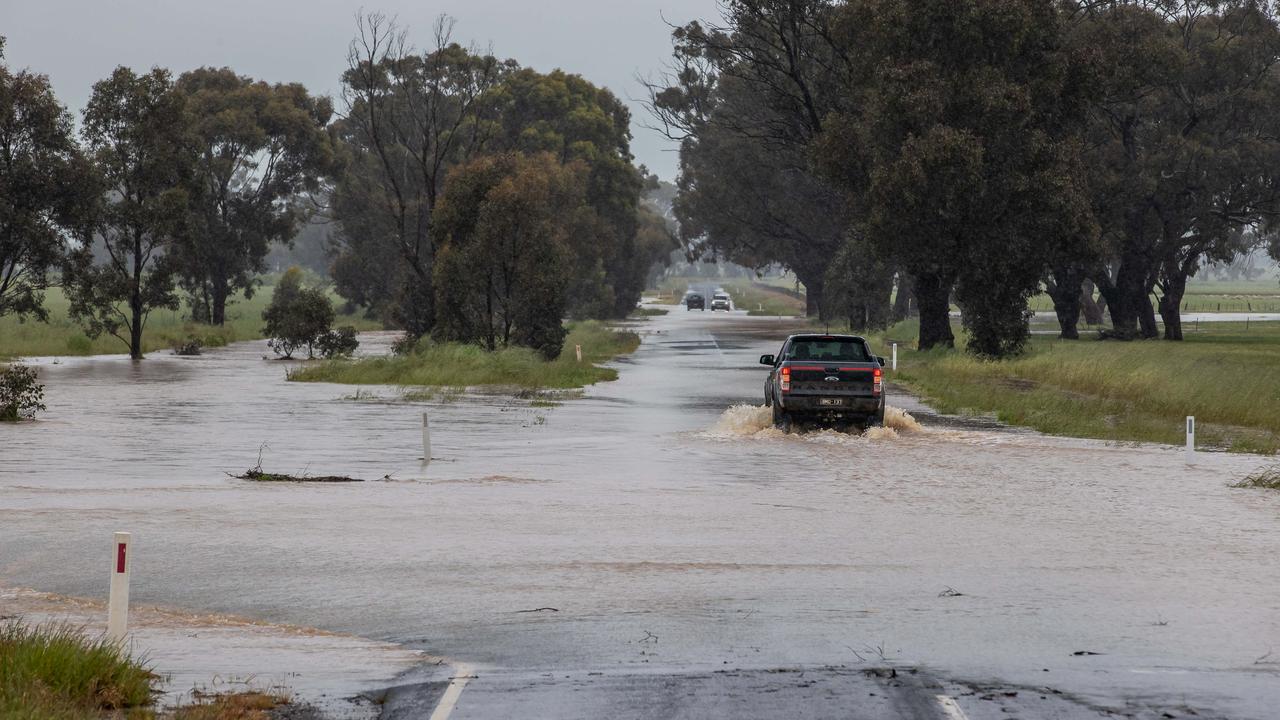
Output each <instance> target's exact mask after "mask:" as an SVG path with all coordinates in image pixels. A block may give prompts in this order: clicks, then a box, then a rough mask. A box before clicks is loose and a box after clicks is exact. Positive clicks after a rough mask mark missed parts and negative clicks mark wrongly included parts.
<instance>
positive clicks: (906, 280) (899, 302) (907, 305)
mask: <svg viewBox="0 0 1280 720" xmlns="http://www.w3.org/2000/svg"><path fill="white" fill-rule="evenodd" d="M911 295H912V291H911V278H910V277H908V276H907V274H906V273H904V272H899V273H898V294H897V295H896V296H894V298H893V312H892V315H891V318H892V320H893V322H902V321H903V320H906V319H907V317H909V316H910V315H911Z"/></svg>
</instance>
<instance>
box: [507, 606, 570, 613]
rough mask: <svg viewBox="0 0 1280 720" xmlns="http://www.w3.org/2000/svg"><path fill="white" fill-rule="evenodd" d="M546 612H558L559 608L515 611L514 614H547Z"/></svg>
mask: <svg viewBox="0 0 1280 720" xmlns="http://www.w3.org/2000/svg"><path fill="white" fill-rule="evenodd" d="M548 611H550V612H560V608H553V607H540V608H534V609H532V610H517V611H516V612H518V613H526V612H548Z"/></svg>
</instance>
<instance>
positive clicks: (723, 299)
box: [711, 293, 733, 312]
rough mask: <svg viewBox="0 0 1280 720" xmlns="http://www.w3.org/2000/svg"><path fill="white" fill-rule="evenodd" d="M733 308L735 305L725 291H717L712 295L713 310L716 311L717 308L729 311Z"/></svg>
mask: <svg viewBox="0 0 1280 720" xmlns="http://www.w3.org/2000/svg"><path fill="white" fill-rule="evenodd" d="M731 309H733V305H732V303H730V302H729V296H728V295H725V294H724V293H716V294H715V295H712V296H711V312H715V311H716V310H723V311H725V312H729V310H731Z"/></svg>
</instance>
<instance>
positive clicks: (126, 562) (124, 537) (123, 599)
mask: <svg viewBox="0 0 1280 720" xmlns="http://www.w3.org/2000/svg"><path fill="white" fill-rule="evenodd" d="M114 539H115V542H114V544H113V545H112V548H113V549H114V552H113V553H112V554H111V594H110V596H108V599H107V637H108V638H110V639H111V640H113V641H115V642H124V638H125V635H126V634H128V632H129V567H130V566H132V565H133V558H132V557H131V556H130V552H129V533H127V532H118V533H116V534H115V538H114Z"/></svg>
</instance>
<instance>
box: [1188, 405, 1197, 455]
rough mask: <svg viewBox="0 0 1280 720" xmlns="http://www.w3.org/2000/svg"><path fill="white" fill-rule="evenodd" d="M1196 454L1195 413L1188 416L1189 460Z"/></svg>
mask: <svg viewBox="0 0 1280 720" xmlns="http://www.w3.org/2000/svg"><path fill="white" fill-rule="evenodd" d="M1195 455H1196V418H1195V416H1194V415H1188V416H1187V460H1188V461H1190V460H1191V458H1193V457H1195Z"/></svg>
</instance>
